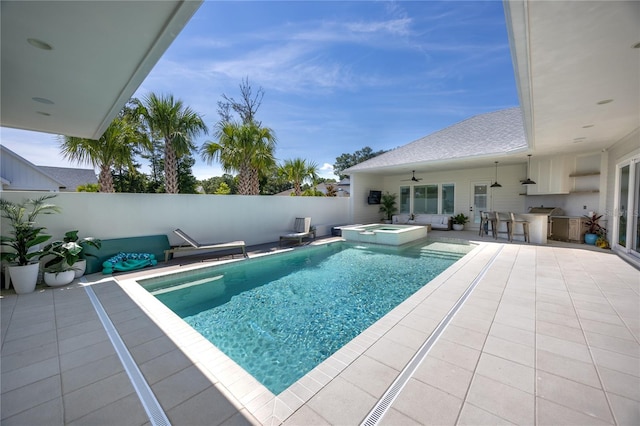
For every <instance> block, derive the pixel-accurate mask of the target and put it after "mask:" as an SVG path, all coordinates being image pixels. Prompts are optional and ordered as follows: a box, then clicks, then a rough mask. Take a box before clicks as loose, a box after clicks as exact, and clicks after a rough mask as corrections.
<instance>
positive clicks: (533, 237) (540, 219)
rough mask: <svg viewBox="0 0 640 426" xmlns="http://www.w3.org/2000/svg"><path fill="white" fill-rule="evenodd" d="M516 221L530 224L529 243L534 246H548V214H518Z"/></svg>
mask: <svg viewBox="0 0 640 426" xmlns="http://www.w3.org/2000/svg"><path fill="white" fill-rule="evenodd" d="M516 219H523V220H526V221H527V222H529V240H530V241H529V242H531V243H533V244H547V227H548V226H549V224H548V223H547V222H548V220H549V215H548V214H546V213H518V214H516Z"/></svg>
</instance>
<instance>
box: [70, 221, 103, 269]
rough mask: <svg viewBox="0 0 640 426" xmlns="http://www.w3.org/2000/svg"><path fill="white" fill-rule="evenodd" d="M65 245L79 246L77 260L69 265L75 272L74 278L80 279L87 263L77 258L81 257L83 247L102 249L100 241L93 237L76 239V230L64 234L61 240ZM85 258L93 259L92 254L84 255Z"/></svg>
mask: <svg viewBox="0 0 640 426" xmlns="http://www.w3.org/2000/svg"><path fill="white" fill-rule="evenodd" d="M62 241H63V242H65V243H77V244H78V245H79V246H80V253H79V254H78V259H76V261H75V262H74V263H73V264H72V265H71V266H72V267H73V270H74V271H75V278H80V277H81V276H83V275H84V271H85V270H86V269H87V261H86V260H85V259H80V258H79V256H81V255H82V253H83V250H84V246H87V245H88V246H92V247H95V248H96V249H100V247H102V241H100V240H99V239H97V238H93V237H85V238H82V239H80V238H78V230H74V231H69V232H67V233H66V234H64V238H63V239H62ZM85 256H92V257H95V256H94V255H93V254H85Z"/></svg>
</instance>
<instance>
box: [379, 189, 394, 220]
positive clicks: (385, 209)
mask: <svg viewBox="0 0 640 426" xmlns="http://www.w3.org/2000/svg"><path fill="white" fill-rule="evenodd" d="M396 197H397V195H396V194H390V193H389V191H387V192H385V193H384V194H382V197H381V198H380V213H384V217H383V218H382V220H383V221H384V222H385V223H391V219H392V218H393V215H394V214H395V213H396V212H397V211H398V208H397V207H396Z"/></svg>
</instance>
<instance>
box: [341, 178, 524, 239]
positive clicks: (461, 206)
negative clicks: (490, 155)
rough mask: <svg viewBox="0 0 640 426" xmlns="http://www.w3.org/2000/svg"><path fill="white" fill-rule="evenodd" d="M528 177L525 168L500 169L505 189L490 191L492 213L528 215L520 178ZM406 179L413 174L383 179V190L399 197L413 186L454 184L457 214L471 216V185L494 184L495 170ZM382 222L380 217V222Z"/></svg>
mask: <svg viewBox="0 0 640 426" xmlns="http://www.w3.org/2000/svg"><path fill="white" fill-rule="evenodd" d="M525 174H526V169H525V166H523V165H506V166H498V182H499V183H500V184H501V185H502V188H489V194H488V195H489V199H488V206H489V210H496V211H505V212H508V211H513V212H525V211H526V210H525V197H524V196H521V195H519V194H520V193H521V192H522V185H521V184H520V179H523V178H524V177H525ZM360 176H361V175H360V174H358V175H357V178H356V181H357V182H359V178H360ZM407 176H410V174H407V175H400V176H399V175H393V176H385V177H384V178H382V182H383V185H382V190H383V191H389V192H391V193H395V194H400V187H402V186H410V187H414V186H419V185H430V184H454V185H455V198H454V212H455V213H454V214H458V213H464V214H466V215H467V216H472V215H471V214H470V208H471V206H472V203H473V200H472V197H473V189H472V185H473V184H476V183H486V184H488V185H491V184H492V183H493V182H494V181H495V167H484V168H474V169H464V170H445V171H435V172H420V173H418V172H417V173H416V177H419V178H422V180H421V181H420V182H417V183H416V182H412V181H406V179H407ZM356 186H358V184H356V185H354V184H353V176H352V191H355V190H356ZM365 200H366V198H365ZM354 201H355V203H356V204H357V202H358V199H356V198H354ZM398 205H399V198H398ZM379 219H380V218H379V217H378V220H379ZM470 226H471V227H474V224H470ZM477 226H478V225H477V224H475V227H477Z"/></svg>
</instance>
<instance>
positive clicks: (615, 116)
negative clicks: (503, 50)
mask: <svg viewBox="0 0 640 426" xmlns="http://www.w3.org/2000/svg"><path fill="white" fill-rule="evenodd" d="M505 11H506V15H507V26H508V28H509V38H510V43H511V49H512V57H513V62H514V68H515V70H516V80H517V82H518V90H519V95H520V102H521V106H522V109H523V114H524V116H525V117H524V120H525V126H526V127H527V128H526V133H527V136H528V142H529V145H530V146H531V148H532V149H533V152H534V154H536V155H541V154H546V155H550V154H554V153H562V152H578V151H582V152H584V151H591V150H600V149H606V148H608V147H610V146H611V145H613V144H615V143H616V142H618V141H619V140H620V139H622V138H623V137H624V136H626V135H628V134H630V133H631V132H633V131H634V130H635V129H637V128H638V127H639V126H640V48H634V46H635V45H637V44H638V43H640V2H638V1H525V2H522V1H510V0H507V1H505ZM610 99H612V100H613V101H611V102H609V103H605V104H598V103H599V102H601V101H607V100H610Z"/></svg>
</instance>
